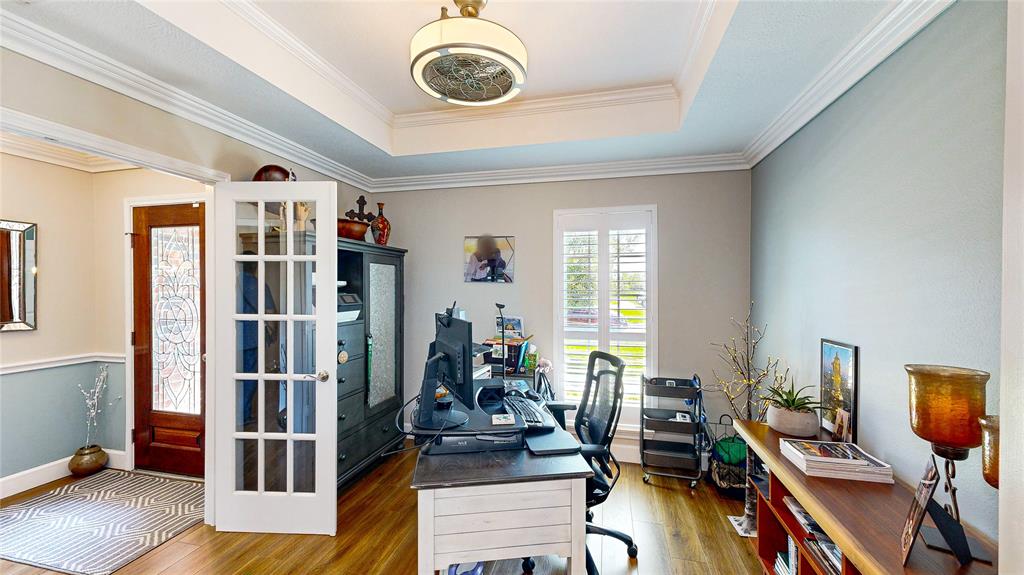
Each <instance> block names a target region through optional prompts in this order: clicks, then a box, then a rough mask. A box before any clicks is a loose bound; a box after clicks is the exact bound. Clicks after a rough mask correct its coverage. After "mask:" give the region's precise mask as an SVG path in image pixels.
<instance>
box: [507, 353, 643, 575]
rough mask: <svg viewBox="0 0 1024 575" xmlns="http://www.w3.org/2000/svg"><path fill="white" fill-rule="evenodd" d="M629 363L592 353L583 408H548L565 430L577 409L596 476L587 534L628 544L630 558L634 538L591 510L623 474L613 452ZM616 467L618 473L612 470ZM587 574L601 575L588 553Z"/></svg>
mask: <svg viewBox="0 0 1024 575" xmlns="http://www.w3.org/2000/svg"><path fill="white" fill-rule="evenodd" d="M625 367H626V363H625V362H624V361H622V360H621V359H619V358H617V357H615V356H614V355H612V354H610V353H605V352H603V351H592V352H590V359H589V361H588V362H587V379H586V382H585V383H584V386H583V397H582V399H581V400H580V403H579V405H576V404H575V403H571V402H559V401H548V402H547V406H548V409H549V410H550V411H551V414H552V415H553V416H554V417H555V420H556V421H558V423H559V425H561V426H562V427H563V428H564V427H565V412H566V411H570V410H573V409H575V410H576V420H575V421H574V422H573V428H574V429H575V431H576V437H578V438H579V440H580V444H581V447H582V451H581V454H582V455H583V457H584V458H586V460H587V462H588V463H589V464H590V466H591V467H592V468H594V476H593V477H591V478H589V479H587V533H588V534H596V535H607V536H608V537H613V538H615V539H618V540H619V541H622V542H623V543H625V544H626V550H627V553H629V556H630V557H636V556H637V547H636V543H634V542H633V538H632V537H630V536H629V535H626V534H625V533H622V532H621V531H615V530H614V529H607V528H605V527H600V526H597V525H594V524H593V523H591V521H592V520H593V519H594V514H593V513H592V512H591V511H590V508H591V507H594V506H596V505H600V504H601V503H603V502H604V501H605V500H606V499H608V496H609V495H610V494H611V492H612V489H613V488H614V487H615V483H616V482H617V481H618V480H619V476H620V475H621V467H620V466H619V461H618V460H617V459H615V455H614V454H613V453H612V449H611V446H612V440H613V439H614V438H615V429H616V428H617V427H618V425H619V415H620V414H621V413H622V397H623V395H624V393H623V385H622V372H623V370H624V369H625ZM613 467H614V470H613V469H612V468H613ZM532 570H533V561H532V560H531V559H524V560H523V571H526V572H528V573H529V572H531V571H532ZM587 574H588V575H598V571H597V565H595V564H594V559H593V557H591V555H590V550H589V549H588V550H587Z"/></svg>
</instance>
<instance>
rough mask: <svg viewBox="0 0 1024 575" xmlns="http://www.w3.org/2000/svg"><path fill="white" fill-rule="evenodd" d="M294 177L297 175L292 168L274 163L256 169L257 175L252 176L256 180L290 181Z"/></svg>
mask: <svg viewBox="0 0 1024 575" xmlns="http://www.w3.org/2000/svg"><path fill="white" fill-rule="evenodd" d="M294 179H295V176H294V174H292V173H291V171H290V170H288V169H287V168H282V167H281V166H275V165H274V164H267V165H266V166H263V167H262V168H260V169H259V170H256V175H254V176H253V177H252V181H254V182H289V181H292V180H294Z"/></svg>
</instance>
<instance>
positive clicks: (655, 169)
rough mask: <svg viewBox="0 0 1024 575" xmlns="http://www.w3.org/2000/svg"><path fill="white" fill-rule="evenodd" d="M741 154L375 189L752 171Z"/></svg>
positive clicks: (413, 180) (469, 176) (394, 181)
mask: <svg viewBox="0 0 1024 575" xmlns="http://www.w3.org/2000/svg"><path fill="white" fill-rule="evenodd" d="M748 169H750V164H748V163H747V162H746V161H745V160H744V159H743V156H742V155H740V154H715V155H708V156H677V157H672V158H657V159H651V160H624V161H616V162H599V163H593V164H568V165H561V166H545V167H538V168H517V169H508V170H489V171H479V172H462V173H452V174H435V175H425V176H401V177H392V178H376V179H374V190H373V191H375V192H404V191H412V190H431V189H439V188H468V187H473V186H497V185H506V184H535V183H541V182H565V181H569V180H600V179H606V178H629V177H636V176H660V175H667V174H689V173H694V172H722V171H730V170H748Z"/></svg>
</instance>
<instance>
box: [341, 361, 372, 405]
mask: <svg viewBox="0 0 1024 575" xmlns="http://www.w3.org/2000/svg"><path fill="white" fill-rule="evenodd" d="M364 389H366V359H364V358H362V357H360V358H358V359H350V360H348V363H343V364H341V365H339V366H338V397H341V396H343V395H348V394H350V393H352V392H353V391H362V390H364Z"/></svg>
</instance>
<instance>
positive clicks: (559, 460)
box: [412, 449, 594, 489]
mask: <svg viewBox="0 0 1024 575" xmlns="http://www.w3.org/2000/svg"><path fill="white" fill-rule="evenodd" d="M592 475H594V471H593V470H592V469H591V468H590V466H589V465H587V462H586V460H584V459H583V456H582V455H580V454H578V453H572V454H569V455H533V454H532V453H530V451H529V450H527V449H512V450H506V451H485V452H481V453H457V454H449V455H425V454H423V453H420V454H419V458H418V459H417V460H416V470H415V471H414V472H413V475H412V488H413V489H436V488H439V487H469V486H473V485H489V484H494V483H522V482H525V481H551V480H555V479H577V478H581V477H591V476H592Z"/></svg>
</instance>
